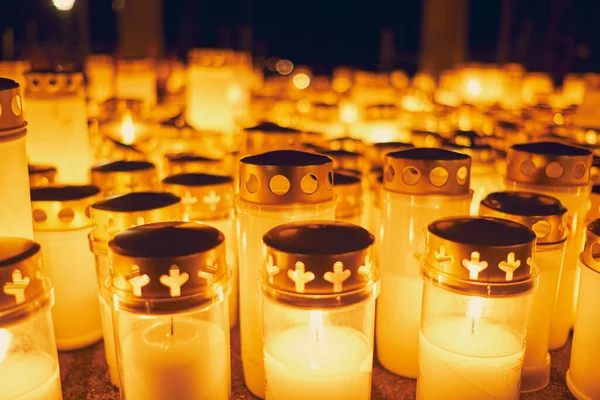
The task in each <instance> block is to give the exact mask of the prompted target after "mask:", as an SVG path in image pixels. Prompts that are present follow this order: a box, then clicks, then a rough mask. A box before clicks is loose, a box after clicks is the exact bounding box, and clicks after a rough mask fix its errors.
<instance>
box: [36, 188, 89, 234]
mask: <svg viewBox="0 0 600 400" xmlns="http://www.w3.org/2000/svg"><path fill="white" fill-rule="evenodd" d="M99 194H100V189H98V188H97V187H96V186H92V185H69V186H42V187H37V188H32V189H31V209H32V215H33V229H34V230H36V231H64V230H75V229H80V228H85V227H89V226H91V225H92V220H91V217H90V213H89V207H90V206H91V205H92V204H94V203H95V202H96V201H97V200H98V197H99V196H98V195H99Z"/></svg>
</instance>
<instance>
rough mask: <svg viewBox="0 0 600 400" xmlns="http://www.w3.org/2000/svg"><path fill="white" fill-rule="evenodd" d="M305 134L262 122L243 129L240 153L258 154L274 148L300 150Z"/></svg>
mask: <svg viewBox="0 0 600 400" xmlns="http://www.w3.org/2000/svg"><path fill="white" fill-rule="evenodd" d="M305 137H306V134H305V133H304V132H302V131H299V130H297V129H294V128H286V127H283V126H279V125H277V124H274V123H272V122H262V123H260V124H258V125H256V126H252V127H249V128H246V129H244V131H243V132H242V145H241V149H240V154H241V155H242V156H244V155H249V154H259V153H264V152H266V151H275V150H300V149H302V148H303V143H304V139H305Z"/></svg>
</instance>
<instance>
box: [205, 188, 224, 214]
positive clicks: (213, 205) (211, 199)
mask: <svg viewBox="0 0 600 400" xmlns="http://www.w3.org/2000/svg"><path fill="white" fill-rule="evenodd" d="M202 201H203V202H204V204H208V205H209V208H210V211H215V210H216V209H217V204H219V202H220V201H221V196H219V195H217V192H215V191H214V190H211V191H210V193H209V194H208V196H204V197H203V198H202Z"/></svg>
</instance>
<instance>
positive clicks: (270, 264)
mask: <svg viewBox="0 0 600 400" xmlns="http://www.w3.org/2000/svg"><path fill="white" fill-rule="evenodd" d="M265 268H266V269H267V274H268V275H269V283H270V284H271V285H272V284H273V278H274V277H275V275H277V274H278V273H279V267H278V266H277V265H275V261H274V260H273V256H272V255H271V254H269V255H268V256H267V262H266V263H265Z"/></svg>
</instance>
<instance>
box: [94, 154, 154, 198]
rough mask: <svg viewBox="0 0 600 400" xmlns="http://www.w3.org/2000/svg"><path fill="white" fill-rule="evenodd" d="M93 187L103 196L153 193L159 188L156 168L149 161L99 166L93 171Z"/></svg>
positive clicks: (118, 162) (108, 163)
mask: <svg viewBox="0 0 600 400" xmlns="http://www.w3.org/2000/svg"><path fill="white" fill-rule="evenodd" d="M91 176H92V185H95V186H97V187H98V188H99V189H100V191H101V192H102V195H103V196H114V195H117V194H126V193H131V192H151V191H154V190H156V189H157V188H158V185H159V183H158V174H157V172H156V167H155V166H154V164H152V163H151V162H149V161H133V160H132V161H127V160H121V161H111V162H107V163H103V164H97V165H95V166H93V167H92V170H91Z"/></svg>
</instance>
